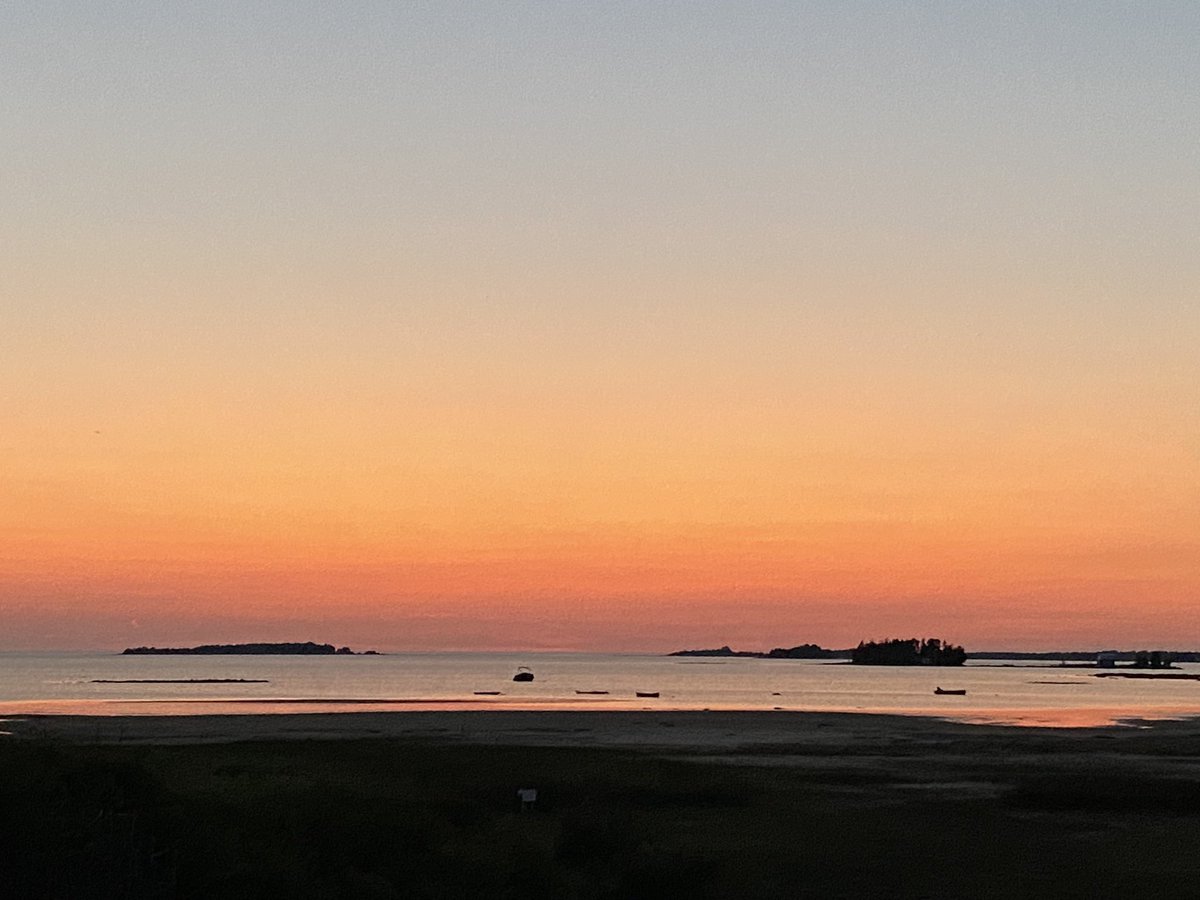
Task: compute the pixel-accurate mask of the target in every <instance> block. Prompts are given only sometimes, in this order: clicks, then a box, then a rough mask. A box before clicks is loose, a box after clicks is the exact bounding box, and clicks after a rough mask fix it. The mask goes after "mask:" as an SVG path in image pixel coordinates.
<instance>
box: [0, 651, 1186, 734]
mask: <svg viewBox="0 0 1200 900" xmlns="http://www.w3.org/2000/svg"><path fill="white" fill-rule="evenodd" d="M522 665H523V666H528V667H529V668H531V669H532V670H533V672H534V673H535V676H536V678H535V680H534V681H533V682H531V683H524V684H523V683H516V682H513V681H512V676H513V673H514V672H515V671H516V670H517V667H518V666H522ZM1093 671H1094V670H1089V669H1073V668H1065V669H1064V668H1059V667H1057V666H1045V664H1038V665H1037V666H1034V665H1022V666H1008V667H997V666H991V665H988V666H985V665H972V664H968V665H967V666H966V667H964V668H961V669H940V670H939V669H923V668H876V667H861V666H849V665H845V664H842V663H829V662H820V661H801V660H758V659H695V658H679V657H663V656H625V655H599V654H547V653H527V654H496V653H493V654H470V653H436V654H434V653H430V654H389V655H384V656H353V657H335V656H329V657H296V656H257V657H255V656H121V655H119V654H106V653H89V654H63V653H39V654H27V653H0V715H15V714H21V713H87V714H93V715H129V714H163V713H167V714H177V715H187V714H199V713H216V712H221V713H252V712H285V711H286V712H317V711H326V710H329V711H335V710H379V709H397V710H404V709H498V708H499V709H514V708H515V709H559V708H571V709H754V710H770V709H774V708H781V709H788V710H822V711H850V712H854V711H862V712H886V713H903V714H910V715H934V716H942V717H949V718H955V719H961V720H968V721H980V722H996V723H1000V722H1010V723H1018V724H1025V725H1043V724H1050V725H1091V724H1101V723H1106V722H1112V721H1119V720H1122V719H1137V718H1171V717H1180V716H1187V715H1197V716H1200V682H1197V681H1149V680H1132V679H1122V678H1095V677H1092V672H1093ZM1181 671H1183V672H1187V673H1193V674H1195V673H1200V665H1185V666H1182V667H1181ZM187 678H247V679H266V681H267V683H265V684H96V683H93V679H114V680H115V679H187ZM939 685H940V686H941V687H944V688H965V689H966V690H967V695H966V696H965V697H957V696H935V695H934V693H933V690H934V688H935V687H937V686H939ZM475 691H501V692H503V693H502V695H500V696H478V695H476V694H475V693H474V692H475ZM576 691H608V692H609V693H608V694H606V695H587V694H577V693H576ZM635 691H658V692H659V693H660V697H659V698H657V699H638V698H635V696H634V692H635ZM247 701H249V702H247ZM297 701H308V702H297Z"/></svg>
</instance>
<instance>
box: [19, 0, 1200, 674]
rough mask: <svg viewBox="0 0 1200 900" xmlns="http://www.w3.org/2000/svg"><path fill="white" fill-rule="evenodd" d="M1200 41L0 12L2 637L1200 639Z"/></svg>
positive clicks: (1148, 16)
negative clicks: (933, 636) (911, 637)
mask: <svg viewBox="0 0 1200 900" xmlns="http://www.w3.org/2000/svg"><path fill="white" fill-rule="evenodd" d="M1198 95H1200V5H1197V4H1194V3H1190V2H1157V3H1136V4H1135V3H1110V2H1089V3H1047V2H997V3H989V4H967V3H948V2H947V3H935V2H900V3H893V2H888V3H869V2H863V3H852V4H848V3H842V2H829V3H824V2H789V3H773V2H754V0H737V2H727V3H726V2H689V3H673V2H663V3H654V4H647V3H643V2H628V3H621V2H614V3H604V4H570V3H541V2H537V3H527V2H503V3H501V2H496V3H484V2H479V3H416V2H414V3H381V2H370V0H366V2H361V3H356V4H345V5H343V4H328V3H309V2H288V3H281V2H263V3H258V4H244V3H235V2H220V0H217V2H212V3H204V4H163V3H158V2H148V0H145V2H144V0H124V2H108V0H89V2H86V3H85V2H52V0H38V2H22V0H16V2H10V3H5V4H3V6H0V122H2V123H3V126H2V127H0V650H22V649H50V648H109V647H111V648H120V647H123V646H129V645H142V644H156V645H180V644H195V643H206V642H233V641H242V640H246V641H249V640H317V641H328V642H331V643H337V644H351V645H353V646H356V647H359V648H364V647H368V646H371V647H378V648H379V649H390V650H500V649H530V650H535V649H547V650H548V649H562V650H589V651H618V652H620V651H629V652H635V651H637V652H641V651H649V652H659V651H667V650H673V649H678V648H680V647H696V646H719V645H721V644H731V645H734V646H737V647H742V648H748V649H760V648H769V647H773V646H792V645H794V644H799V643H804V642H816V643H820V644H823V645H825V646H834V647H842V646H849V645H853V644H855V643H857V642H858V641H859V640H860V639H871V638H876V639H878V638H883V637H889V636H905V637H907V636H910V635H936V636H941V637H944V638H946V639H949V640H953V641H954V642H956V643H962V644H964V645H966V646H967V648H968V650H969V649H972V648H975V649H1012V648H1028V649H1056V648H1066V649H1095V648H1099V647H1109V646H1113V647H1128V648H1134V647H1138V646H1150V647H1154V646H1160V647H1172V648H1177V649H1200V351H1198V349H1197V348H1200V105H1197V103H1196V97H1197V96H1198Z"/></svg>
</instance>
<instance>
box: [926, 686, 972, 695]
mask: <svg viewBox="0 0 1200 900" xmlns="http://www.w3.org/2000/svg"><path fill="white" fill-rule="evenodd" d="M933 692H934V693H935V694H953V695H954V696H956V697H962V696H965V695H966V693H967V689H966V688H958V689H956V690H947V689H946V688H940V687H939V688H934V689H933Z"/></svg>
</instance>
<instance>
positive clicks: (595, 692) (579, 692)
mask: <svg viewBox="0 0 1200 900" xmlns="http://www.w3.org/2000/svg"><path fill="white" fill-rule="evenodd" d="M575 693H577V694H607V693H608V691H576V692H575Z"/></svg>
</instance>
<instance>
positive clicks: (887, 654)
mask: <svg viewBox="0 0 1200 900" xmlns="http://www.w3.org/2000/svg"><path fill="white" fill-rule="evenodd" d="M966 661H967V651H966V650H964V649H963V648H962V647H959V646H956V645H955V644H950V643H943V642H942V641H941V640H939V639H938V638H926V639H925V640H918V639H917V638H908V639H907V640H903V639H899V638H893V639H890V640H886V641H880V642H876V641H860V642H859V645H858V646H857V647H855V648H854V650H853V652H852V653H851V655H850V662H851V663H854V664H856V665H860V666H961V665H962V664H963V663H965V662H966Z"/></svg>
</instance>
